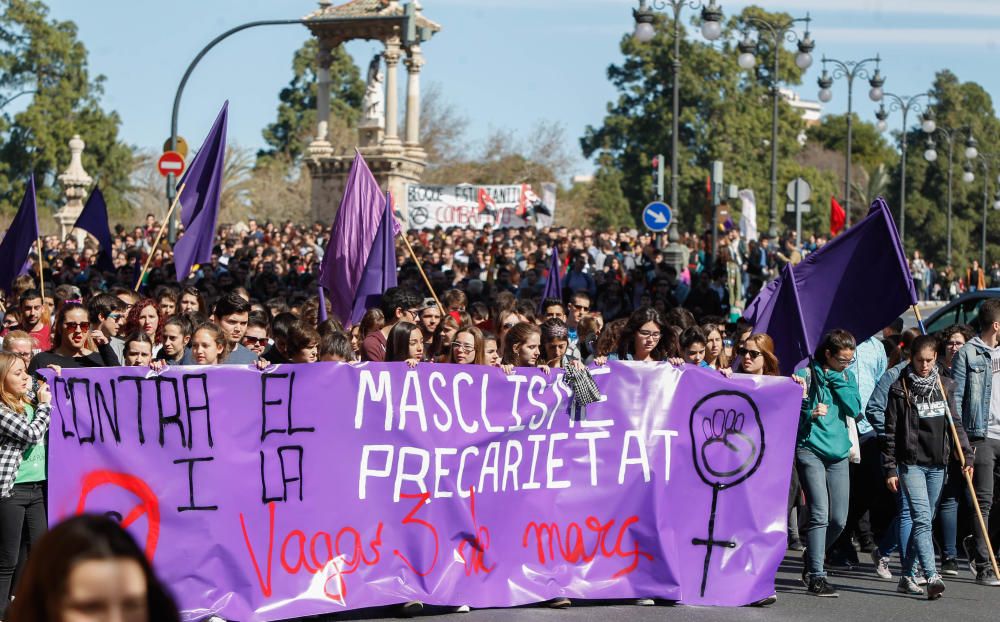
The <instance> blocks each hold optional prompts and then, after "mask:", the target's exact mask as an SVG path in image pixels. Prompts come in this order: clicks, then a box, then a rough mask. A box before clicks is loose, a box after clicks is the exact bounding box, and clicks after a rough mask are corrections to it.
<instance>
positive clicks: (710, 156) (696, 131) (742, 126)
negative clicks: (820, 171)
mask: <svg viewBox="0 0 1000 622" xmlns="http://www.w3.org/2000/svg"><path fill="white" fill-rule="evenodd" d="M751 15H752V16H755V17H763V18H765V19H768V20H772V21H773V20H776V19H789V16H788V15H785V14H780V13H767V12H765V11H763V10H761V9H759V8H757V7H748V8H746V9H744V11H743V12H742V13H741V14H740V15H737V16H735V17H733V18H731V19H730V20H729V22H728V24H727V25H726V31H727V34H728V35H729V36H726V37H724V38H723V43H721V44H716V45H715V46H713V45H710V44H708V43H707V42H701V41H696V40H694V39H691V38H688V37H687V36H686V34H684V30H685V29H684V28H682V35H681V36H682V40H681V45H680V47H681V60H682V64H681V70H680V72H679V75H678V76H677V79H678V80H679V87H680V88H679V92H680V119H679V122H680V126H679V135H678V140H679V143H680V144H679V146H678V154H677V157H678V164H679V168H680V173H679V195H680V196H679V201H680V206H679V208H680V209H679V217H680V220H681V223H682V226H684V227H686V228H692V227H695V226H698V225H700V224H701V222H703V221H705V220H707V219H706V218H705V215H706V214H707V211H706V209H705V208H706V207H707V200H706V198H705V196H706V195H705V180H706V177H707V175H708V170H709V167H710V163H711V161H713V160H722V161H723V162H724V163H725V166H726V179H727V181H729V182H732V183H737V184H739V185H740V186H741V187H749V188H753V189H754V190H755V191H756V194H757V196H758V197H759V199H758V205H759V207H758V212H757V213H758V225H759V227H760V228H761V229H765V230H766V228H767V226H768V222H767V220H768V204H769V203H768V186H769V182H768V180H769V179H770V136H771V94H770V88H769V86H768V85H769V80H770V78H771V77H770V76H768V75H767V71H768V70H767V69H766V68H765V67H764V66H763V65H764V63H761V64H759V65H758V67H757V69H756V70H755V72H753V73H751V74H749V75H748V74H746V73H744V72H743V71H741V70H740V69H739V67H738V65H737V64H736V57H737V55H738V54H737V51H736V49H735V45H734V43H733V40H734V37H733V36H732V35H733V33H734V32H735V31H738V30H739V29H740V27H741V25H742V24H744V23H745V20H746V18H747V17H749V16H751ZM655 25H656V29H657V35H656V37H655V38H654V39H653V40H652V41H651V42H649V43H639V42H636V41H635V40H634V39H633V38H632V37H630V36H625V37H624V38H623V39H622V42H621V50H622V52H623V53H624V55H625V61H624V62H623V63H622V64H620V65H612V66H611V67H609V68H608V78H609V80H610V81H611V82H612V84H614V85H615V87H616V88H617V89H618V93H619V95H618V99H617V100H616V101H613V102H610V103H609V104H608V114H607V115H606V116H605V118H604V121H603V123H602V125H600V126H597V127H594V126H590V127H588V128H587V129H586V132H585V134H584V136H583V138H581V141H580V142H581V146H582V148H583V153H584V155H585V156H586V157H591V156H593V155H594V154H596V153H599V152H600V151H602V150H604V149H607V150H608V152H609V154H610V156H611V157H612V159H613V162H614V165H615V166H616V167H617V168H619V169H620V170H621V173H622V176H623V179H622V189H623V191H624V194H625V197H626V199H627V200H628V202H629V206H630V208H631V211H632V213H633V215H638V214H639V212H640V211H641V209H642V207H643V205H645V204H646V203H647V202H648V201H649V199H651V198H652V197H653V180H652V177H651V176H650V175H649V171H650V165H651V160H652V156H653V154H655V153H669V145H670V132H671V115H672V111H671V107H672V95H671V84H672V81H673V79H674V76H673V75H672V62H671V57H672V47H673V46H672V36H673V24H672V21H671V20H670V19H669V18H667V17H666V16H665V15H663V14H658V15H657V16H656V24H655ZM768 47H769V44H768V41H767V37H763V38H762V39H761V43H760V46H759V52H760V53H759V59H768V58H773V57H772V56H771V52H770V50H769V49H768ZM778 54H779V60H780V63H779V65H780V72H779V76H778V79H779V82H780V83H781V84H798V83H799V82H801V78H802V72H801V70H799V69H798V67H797V66H796V65H795V62H794V55H793V54H792V53H791V52H790V51H788V50H787V49H785V48H784V47H782V48H781V49H779V50H778ZM803 129H804V122H803V120H802V118H801V116H800V115H799V113H798V112H796V111H795V110H793V109H792V108H791V107H790V106H789V105H788V104H787V103H786V102H785V101H784V100H780V101H779V130H778V136H779V142H778V156H779V161H780V162H781V170H780V171H779V192H780V191H781V190H782V189H783V188H784V184H785V183H787V181H788V179H789V178H788V177H787V174H788V173H789V172H790V169H789V166H790V164H789V158H790V157H791V156H793V155H795V154H796V153H798V152H799V151H800V149H801V145H800V144H799V143H798V141H797V140H796V137H797V136H798V135H799V134H800V133H801V132H802V131H803ZM778 200H779V204H781V206H782V207H783V203H784V201H783V200H782V199H781V197H780V196H779V197H778ZM675 207H678V206H675ZM779 214H783V210H782V211H781V212H779Z"/></svg>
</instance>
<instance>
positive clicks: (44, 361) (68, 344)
mask: <svg viewBox="0 0 1000 622" xmlns="http://www.w3.org/2000/svg"><path fill="white" fill-rule="evenodd" d="M52 344H53V348H52V349H51V350H49V351H48V352H39V353H38V354H36V355H35V356H34V357H32V359H31V364H30V365H29V366H28V371H29V372H30V373H34V372H35V371H36V370H38V369H40V368H42V367H48V366H50V365H56V366H58V367H64V368H76V367H118V357H117V356H115V352H114V350H113V349H112V347H111V345H110V344H109V343H108V341H107V340H104V341H102V343H101V344H100V345H97V347H96V350H95V347H94V341H93V340H92V339H91V333H90V315H89V314H88V313H87V308H86V307H84V306H83V304H81V303H79V302H75V301H74V302H67V303H65V304H64V305H63V306H62V307H60V309H59V312H58V313H56V323H55V326H53V335H52Z"/></svg>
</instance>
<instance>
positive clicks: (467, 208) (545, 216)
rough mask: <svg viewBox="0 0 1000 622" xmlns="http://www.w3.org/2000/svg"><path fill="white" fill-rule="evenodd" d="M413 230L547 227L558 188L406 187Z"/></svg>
mask: <svg viewBox="0 0 1000 622" xmlns="http://www.w3.org/2000/svg"><path fill="white" fill-rule="evenodd" d="M405 201H406V212H405V213H406V214H407V220H408V221H409V226H410V229H433V228H434V227H437V226H441V227H475V228H477V229H482V228H483V227H484V226H485V225H491V226H493V227H494V228H506V227H547V226H549V225H551V224H552V217H553V216H554V215H555V213H556V192H555V184H542V187H541V191H540V192H537V191H535V190H532V187H531V184H516V185H511V186H472V185H469V184H460V185H457V186H422V185H417V184H407V186H406V198H405Z"/></svg>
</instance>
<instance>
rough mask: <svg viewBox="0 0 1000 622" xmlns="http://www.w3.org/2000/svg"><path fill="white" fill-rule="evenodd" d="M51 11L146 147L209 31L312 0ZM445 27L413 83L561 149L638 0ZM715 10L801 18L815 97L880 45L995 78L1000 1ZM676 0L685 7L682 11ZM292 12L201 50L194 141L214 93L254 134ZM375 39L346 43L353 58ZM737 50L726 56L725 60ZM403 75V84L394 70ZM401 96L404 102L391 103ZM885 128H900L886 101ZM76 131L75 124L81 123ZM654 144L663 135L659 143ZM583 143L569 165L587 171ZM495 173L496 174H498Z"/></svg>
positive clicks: (915, 65) (91, 2) (858, 98)
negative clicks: (828, 71) (828, 67)
mask: <svg viewBox="0 0 1000 622" xmlns="http://www.w3.org/2000/svg"><path fill="white" fill-rule="evenodd" d="M47 2H48V4H49V6H50V7H51V12H52V15H53V16H56V17H58V18H60V19H70V20H73V21H75V22H76V23H77V25H78V27H79V36H80V38H81V39H82V40H83V42H84V43H85V44H86V46H87V48H88V50H89V52H90V67H91V71H92V72H93V73H94V74H97V73H102V74H104V75H105V76H107V84H106V94H105V96H104V99H103V103H104V105H105V107H106V108H108V109H114V110H117V111H118V112H119V113H120V114H121V116H122V120H123V125H122V130H121V136H122V138H123V139H124V140H125V141H127V142H129V143H131V144H134V145H137V146H139V147H144V148H155V149H159V146H160V145H162V143H163V141H164V140H165V139H166V137H167V136H168V134H169V127H170V108H171V105H172V101H173V96H174V92H175V90H176V88H177V83H178V82H179V80H180V78H181V75H182V74H183V72H184V69H185V67H186V66H187V64H188V63H189V62H190V61H191V59H192V58H193V57H194V55H195V54H196V53H197V52H198V51H199V50H200V49H201V47H202V46H203V45H205V44H206V43H207V42H208V41H210V40H211V39H212V38H213V37H214V36H216V35H217V34H219V33H221V32H222V31H224V30H226V29H228V28H230V27H232V26H235V25H237V24H240V23H243V22H247V21H252V20H258V19H278V18H295V17H300V16H302V15H305V14H306V13H308V12H310V11H312V10H313V9H314V8H315V7H316V3H315V2H313V1H308V0H172V1H171V2H167V3H159V2H151V1H150V0H138V1H137V0H88V1H86V2H83V1H81V0H47ZM422 4H423V7H424V13H425V14H426V15H427V16H428V17H430V18H431V19H433V20H435V21H437V22H439V23H440V24H442V26H443V30H442V32H440V33H439V34H438V35H437V36H436V37H434V39H433V40H431V41H430V42H428V43H426V44H425V45H424V46H423V47H424V53H425V56H426V59H427V64H426V65H425V67H424V71H423V74H422V80H423V81H424V84H427V83H430V82H436V83H438V84H439V85H440V86H441V89H442V91H443V95H444V97H445V99H446V100H448V101H449V102H451V103H453V104H454V105H455V106H456V107H457V108H458V109H459V110H460V111H461V112H462V113H463V114H464V115H465V116H467V117H468V118H469V120H470V134H471V136H470V138H471V139H473V140H475V139H478V138H482V137H483V136H485V135H486V134H487V133H488V132H489V131H490V129H491V128H510V129H513V130H516V131H518V132H521V133H522V135H523V133H525V132H527V131H528V130H529V128H530V127H531V126H532V125H533V124H534V123H535V122H536V121H538V120H542V119H544V120H555V121H559V122H561V123H562V124H564V125H565V127H566V135H567V140H568V141H569V142H570V147H571V149H572V150H573V153H579V146H578V145H579V143H578V138H579V136H581V135H582V133H583V130H584V128H585V127H586V126H587V125H588V124H595V125H596V124H599V123H600V122H601V119H602V117H603V114H604V111H605V107H606V104H607V102H608V101H610V100H611V99H613V98H614V97H615V93H614V90H613V89H612V88H611V86H610V85H609V84H608V82H607V79H606V70H607V67H608V65H609V64H611V63H617V62H620V60H621V58H622V56H621V53H620V52H619V47H618V46H619V42H620V39H621V37H622V35H623V33H626V32H631V30H632V28H633V26H634V23H633V20H632V15H631V9H632V8H633V7H634V6H636V5H637V4H638V2H637V0H422ZM720 4H722V7H723V10H724V12H725V13H726V14H727V15H732V14H734V13H736V12H738V11H739V10H740V9H741V8H742V7H744V6H746V5H748V4H757V5H760V6H763V7H765V8H768V9H780V10H785V11H788V12H789V13H791V14H792V15H793V16H796V17H798V16H800V15H801V14H804V13H805V12H806V11H809V12H810V13H811V16H812V17H813V22H812V33H813V38H814V39H815V40H816V44H817V46H816V50H815V52H814V56H815V57H816V61H817V62H815V63H814V65H813V67H812V68H811V69H810V70H809V73H808V74H807V75H806V78H805V82H804V84H803V85H801V86H799V87H796V88H797V90H798V91H799V92H800V93H801V94H802V96H803V97H804V98H808V99H815V98H816V91H817V87H816V78H817V76H818V75H819V71H820V67H819V66H820V63H819V62H818V61H819V58H820V57H821V56H822V55H823V54H826V55H827V56H831V57H834V58H838V59H841V60H857V59H861V58H865V57H868V56H872V55H874V54H875V53H876V52H878V53H879V54H881V56H882V58H883V59H884V62H883V64H882V71H883V73H885V74H886V76H887V77H888V81H887V82H886V85H885V89H886V90H887V91H891V92H895V93H898V94H901V95H910V94H914V93H918V92H922V91H925V90H926V89H927V88H928V87H929V85H930V82H931V80H932V78H933V75H934V73H935V71H937V70H939V69H941V68H950V69H951V70H952V71H953V72H955V73H956V74H957V75H958V77H959V78H960V79H961V80H973V81H976V82H979V83H980V84H982V85H983V86H984V87H985V88H986V89H987V91H989V92H990V93H997V92H1000V72H998V71H997V63H998V61H1000V55H998V52H1000V50H998V44H1000V0H881V1H879V0H763V1H761V2H756V3H750V2H742V1H739V2H737V1H733V0H722V2H720ZM693 14H694V13H693V11H692V10H691V9H686V10H685V13H684V15H685V16H688V17H690V16H691V15H693ZM307 36H308V35H307V31H306V29H305V28H304V27H300V26H278V27H265V28H261V29H257V30H249V31H246V32H243V33H240V34H237V35H235V36H234V37H232V38H230V39H229V40H227V41H225V42H223V43H222V44H221V45H219V46H217V47H216V48H215V49H214V50H213V51H211V52H210V53H209V54H208V56H207V57H206V58H205V59H204V60H203V61H202V62H201V64H200V65H199V66H198V68H197V69H196V70H195V73H194V75H193V77H192V79H191V80H190V81H189V83H188V85H187V88H186V90H185V94H184V99H183V102H182V105H181V111H180V133H181V135H183V136H185V137H186V138H187V139H188V141H189V142H190V143H192V145H197V144H198V143H200V141H201V140H202V138H203V137H204V135H205V133H206V132H207V131H208V129H209V127H210V126H211V123H212V121H213V119H214V118H215V115H216V113H217V112H218V109H219V107H220V106H221V104H222V102H223V101H224V100H225V99H229V100H230V121H229V135H230V140H231V141H234V142H236V143H238V144H240V145H242V146H245V147H250V148H255V149H256V148H258V147H260V146H262V144H263V140H262V138H261V129H262V128H263V127H264V125H266V124H267V123H268V122H270V121H272V120H273V119H274V116H275V109H276V106H277V95H278V92H279V91H280V89H281V88H282V87H283V86H284V85H285V84H286V83H287V82H288V80H289V78H290V76H291V58H292V53H293V52H294V51H295V50H296V49H297V48H298V47H299V46H300V45H301V43H302V42H303V41H304V40H305V38H306V37H307ZM379 47H380V46H378V45H377V44H376V43H375V42H356V43H353V44H351V45H350V46H349V47H348V50H349V51H350V52H351V53H352V54H353V55H354V57H355V59H356V61H357V62H358V63H359V65H362V66H366V65H367V62H368V60H369V59H370V58H371V55H372V54H373V53H375V52H376V51H378V49H379ZM733 62H734V63H735V62H736V59H735V58H734V59H733ZM401 86H402V88H405V81H404V83H403V85H401ZM867 90H868V86H867V84H866V83H863V82H862V83H860V84H858V83H856V85H855V97H854V102H855V110H856V112H858V113H859V114H860V115H861V116H862V118H866V119H873V113H874V109H875V105H874V104H872V103H871V102H869V101H868V99H867ZM401 105H402V104H401ZM846 107H847V98H846V82H845V81H843V80H841V81H838V82H837V83H836V84H835V86H834V99H833V100H832V101H831V102H830V103H829V104H828V105H827V106H826V107H825V109H824V112H832V113H842V112H844V111H845V110H846ZM889 122H890V127H892V128H894V129H898V128H899V126H900V123H901V118H900V117H899V115H898V113H896V114H895V115H894V116H893V117H892V118H891V119H890V121H889ZM84 139H86V137H84ZM664 147H665V148H666V145H665V146H664ZM589 168H590V166H589V164H588V163H587V162H586V161H584V160H583V158H582V156H581V157H580V160H579V162H578V165H577V166H576V170H575V171H574V172H579V173H587V172H589V170H588V169H589ZM497 181H498V182H503V181H504V180H497Z"/></svg>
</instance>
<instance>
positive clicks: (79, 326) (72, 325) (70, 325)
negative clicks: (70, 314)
mask: <svg viewBox="0 0 1000 622" xmlns="http://www.w3.org/2000/svg"><path fill="white" fill-rule="evenodd" d="M63 328H65V329H66V330H68V331H70V332H75V331H77V330H82V331H83V332H87V331H88V330H90V322H63Z"/></svg>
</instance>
